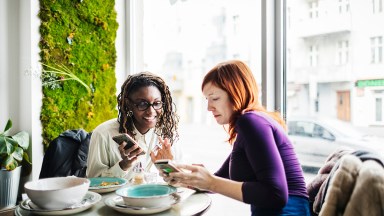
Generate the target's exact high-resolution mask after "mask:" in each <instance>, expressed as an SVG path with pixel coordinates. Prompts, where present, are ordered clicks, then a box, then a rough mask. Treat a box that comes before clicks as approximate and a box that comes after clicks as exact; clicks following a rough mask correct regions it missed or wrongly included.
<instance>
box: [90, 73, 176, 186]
mask: <svg viewBox="0 0 384 216" xmlns="http://www.w3.org/2000/svg"><path fill="white" fill-rule="evenodd" d="M117 101H118V112H119V113H118V117H117V118H115V119H111V120H108V121H106V122H104V123H102V124H100V125H99V126H97V127H96V128H95V129H94V130H93V132H92V137H91V141H90V146H89V152H88V160H87V166H88V167H87V177H89V178H90V177H100V176H101V177H107V176H108V177H124V178H127V179H131V178H132V177H133V172H132V171H133V169H134V167H139V166H142V168H144V170H146V171H148V170H150V168H151V166H152V164H153V162H154V161H155V160H157V159H171V160H176V161H178V160H180V159H181V151H180V150H179V149H178V148H177V145H174V143H175V141H176V140H177V139H178V132H177V128H178V122H179V118H178V116H177V115H176V113H175V106H174V104H173V102H172V97H171V93H170V91H169V88H168V86H167V85H166V84H165V82H164V80H163V79H162V78H160V77H159V76H156V75H155V74H152V73H150V72H141V73H138V74H133V75H130V76H128V78H127V79H126V81H125V82H124V84H123V85H122V87H121V92H120V94H119V95H118V97H117ZM119 134H128V135H129V136H131V137H132V138H133V139H134V140H135V141H136V142H137V144H136V145H133V146H132V147H130V148H125V146H126V145H127V143H126V142H122V143H120V144H118V143H116V142H115V141H114V140H113V139H112V137H113V136H116V135H119ZM143 152H145V154H143V155H141V154H142V153H143ZM139 162H140V163H139ZM153 169H155V168H153Z"/></svg>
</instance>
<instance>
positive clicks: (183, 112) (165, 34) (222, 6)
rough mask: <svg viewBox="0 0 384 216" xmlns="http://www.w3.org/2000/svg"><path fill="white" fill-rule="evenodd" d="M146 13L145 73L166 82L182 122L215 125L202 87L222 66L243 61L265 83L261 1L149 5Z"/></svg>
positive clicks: (159, 1) (151, 0)
mask: <svg viewBox="0 0 384 216" xmlns="http://www.w3.org/2000/svg"><path fill="white" fill-rule="evenodd" d="M143 11H144V13H143V64H144V68H143V69H144V70H149V71H152V72H154V73H158V74H160V75H162V76H163V77H164V78H165V79H166V82H167V83H168V84H169V85H170V88H171V91H172V92H173V97H174V98H175V101H176V102H177V104H176V105H177V108H178V113H179V114H180V116H181V120H182V122H183V123H202V122H206V121H212V119H211V118H210V116H207V115H208V114H209V113H208V112H207V111H206V104H205V100H204V98H203V97H202V93H201V90H200V84H201V80H202V78H203V76H204V75H205V74H206V73H207V72H208V70H209V69H210V68H212V67H213V66H214V65H216V64H217V63H219V62H221V61H225V60H229V59H240V60H243V61H245V62H246V63H247V64H248V65H249V66H250V67H251V69H252V70H253V72H254V74H255V76H256V79H257V81H258V82H259V84H260V82H261V60H260V55H261V42H260V40H261V33H260V32H261V31H260V29H261V13H260V1H254V0H238V1H229V0H225V1H224V0H223V1H215V0H184V1H181V0H179V1H177V0H173V1H168V0H145V1H143ZM207 119H210V120H207Z"/></svg>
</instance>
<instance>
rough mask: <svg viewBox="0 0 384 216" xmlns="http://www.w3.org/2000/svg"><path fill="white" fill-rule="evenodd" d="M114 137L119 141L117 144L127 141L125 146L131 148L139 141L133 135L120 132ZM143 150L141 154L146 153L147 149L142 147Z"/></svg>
mask: <svg viewBox="0 0 384 216" xmlns="http://www.w3.org/2000/svg"><path fill="white" fill-rule="evenodd" d="M112 139H113V140H114V141H115V142H116V143H117V144H119V145H120V144H121V143H122V142H126V143H127V144H126V145H125V146H124V149H129V148H131V147H132V146H134V145H136V144H137V142H136V141H135V140H134V139H133V138H132V137H131V136H129V135H128V134H125V133H124V134H119V135H116V136H113V137H112ZM137 146H139V144H137ZM139 148H140V146H139ZM140 149H141V150H142V152H141V153H140V154H139V155H142V154H145V151H144V149H142V148H140Z"/></svg>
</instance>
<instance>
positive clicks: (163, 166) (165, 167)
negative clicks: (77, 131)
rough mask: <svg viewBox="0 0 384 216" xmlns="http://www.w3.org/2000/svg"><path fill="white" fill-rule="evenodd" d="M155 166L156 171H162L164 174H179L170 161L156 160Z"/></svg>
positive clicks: (178, 170)
mask: <svg viewBox="0 0 384 216" xmlns="http://www.w3.org/2000/svg"><path fill="white" fill-rule="evenodd" d="M155 166H156V168H157V169H158V170H162V171H163V172H165V173H171V172H181V170H180V169H178V168H177V167H176V166H175V165H173V164H172V161H171V160H169V159H161V160H157V161H155Z"/></svg>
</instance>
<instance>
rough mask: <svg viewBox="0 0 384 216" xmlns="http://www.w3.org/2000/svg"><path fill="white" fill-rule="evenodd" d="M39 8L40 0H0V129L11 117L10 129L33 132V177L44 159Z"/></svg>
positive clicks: (36, 175)
mask: <svg viewBox="0 0 384 216" xmlns="http://www.w3.org/2000/svg"><path fill="white" fill-rule="evenodd" d="M38 9H39V3H38V0H12V1H9V0H0V31H1V32H2V33H1V34H0V130H3V129H4V126H5V124H6V121H7V120H8V119H9V118H10V119H11V120H12V122H13V127H12V131H11V133H15V132H17V131H20V130H25V131H27V132H29V134H30V135H31V150H30V151H31V152H32V164H33V166H32V169H33V170H32V175H31V176H30V178H32V179H37V178H38V176H39V174H40V169H41V163H42V159H43V145H42V138H41V132H42V130H41V124H40V119H39V116H40V107H41V98H42V92H41V81H40V79H39V74H40V70H39V67H38V66H39V48H38V43H39V38H40V35H39V30H38V28H39V25H40V20H39V18H38V17H37V13H38Z"/></svg>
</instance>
